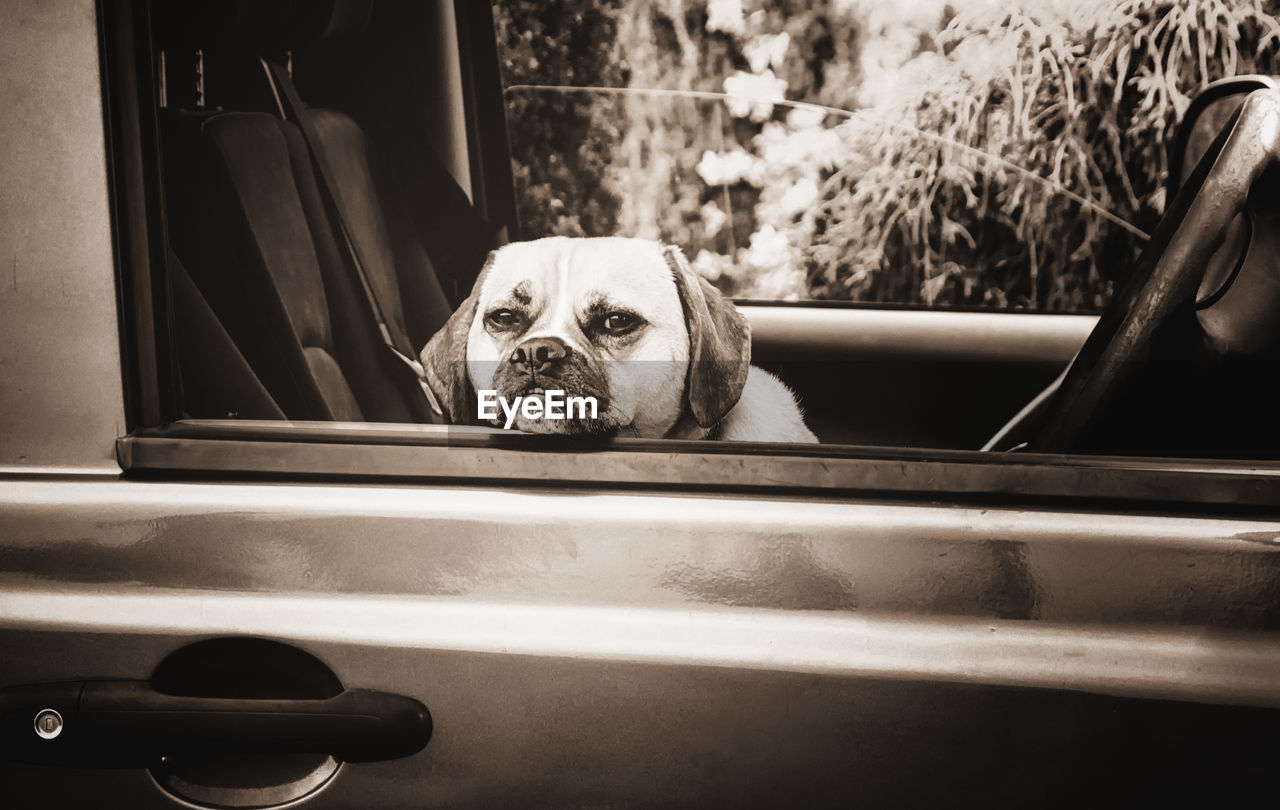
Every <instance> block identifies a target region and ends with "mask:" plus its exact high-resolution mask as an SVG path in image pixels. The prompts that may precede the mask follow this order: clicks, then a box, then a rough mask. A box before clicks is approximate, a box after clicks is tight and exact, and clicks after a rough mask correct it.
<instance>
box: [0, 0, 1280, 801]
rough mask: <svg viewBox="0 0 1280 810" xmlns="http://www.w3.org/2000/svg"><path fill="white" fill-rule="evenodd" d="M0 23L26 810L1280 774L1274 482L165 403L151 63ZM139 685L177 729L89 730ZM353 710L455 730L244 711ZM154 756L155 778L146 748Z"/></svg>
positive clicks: (1, 772) (890, 793)
mask: <svg viewBox="0 0 1280 810" xmlns="http://www.w3.org/2000/svg"><path fill="white" fill-rule="evenodd" d="M6 12H8V13H6V18H8V19H13V20H16V21H17V24H15V25H12V26H8V27H6V28H5V29H4V30H3V31H0V41H2V42H3V45H4V47H2V48H0V53H3V54H7V55H8V56H6V57H0V59H2V60H4V61H0V66H2V67H3V74H2V75H3V76H4V78H5V82H4V83H3V85H2V88H3V89H2V90H0V93H2V96H0V99H2V101H3V105H4V108H5V109H6V110H9V111H12V112H15V113H20V114H21V120H22V121H23V122H24V126H21V127H14V126H8V127H5V128H4V129H3V133H4V137H5V139H6V141H5V149H4V150H3V151H2V152H0V188H3V189H4V191H3V192H2V193H3V195H4V196H3V197H0V200H3V206H2V207H3V210H4V212H5V217H4V221H3V225H2V226H0V228H2V230H0V234H3V237H4V242H3V243H4V244H5V245H6V246H11V249H10V250H6V251H5V254H4V255H7V256H9V257H10V258H11V261H10V262H9V264H10V268H9V269H10V271H11V272H10V274H9V275H10V278H9V279H8V281H9V282H10V283H7V284H0V346H2V347H3V348H2V349H0V351H2V352H3V353H2V354H0V357H3V359H4V364H3V367H4V369H5V374H4V383H3V393H0V402H2V403H3V405H4V409H3V419H4V426H3V432H2V433H0V453H2V456H0V466H2V467H3V470H2V471H0V472H2V478H0V574H2V576H0V653H2V654H0V686H2V687H5V688H6V689H7V690H9V691H6V692H5V693H4V695H3V697H0V700H3V701H4V703H3V708H4V712H3V713H2V717H3V722H4V724H5V725H4V728H3V729H0V738H2V739H3V744H4V747H5V753H4V757H5V758H4V760H3V761H2V762H0V781H2V782H3V784H4V786H5V794H6V797H12V798H11V799H10V800H11V801H13V802H15V806H22V807H26V806H37V805H39V806H46V807H79V806H85V805H97V806H121V807H157V808H161V807H174V806H190V805H192V804H194V805H196V806H202V807H273V806H282V805H285V804H290V803H293V802H298V801H301V802H303V804H302V805H301V806H307V807H315V808H327V807H335V808H336V807H424V806H426V807H434V806H440V807H492V806H512V805H515V806H525V807H600V806H661V807H668V806H690V807H704V806H847V805H850V804H865V805H873V806H919V805H921V804H924V803H925V802H935V803H945V804H947V805H950V806H955V805H960V806H984V807H985V806H1013V805H1018V806H1022V805H1025V804H1027V803H1035V804H1040V805H1050V806H1059V805H1061V806H1066V805H1078V804H1080V803H1082V802H1086V801H1087V802H1090V803H1091V804H1111V805H1116V806H1119V805H1126V804H1133V803H1138V802H1143V803H1147V802H1151V801H1156V800H1165V801H1186V800H1188V799H1209V798H1212V799H1214V800H1219V801H1220V800H1222V799H1223V797H1224V796H1239V797H1244V796H1248V795H1250V793H1249V791H1253V790H1256V789H1259V788H1260V787H1266V786H1267V785H1268V784H1269V772H1270V765H1271V763H1272V762H1274V759H1275V755H1276V753H1277V749H1278V748H1280V740H1277V735H1276V732H1275V729H1276V727H1277V726H1276V722H1275V720H1276V709H1277V707H1280V690H1278V689H1277V681H1276V678H1275V672H1276V668H1277V664H1280V645H1278V644H1277V642H1276V640H1275V633H1274V630H1275V629H1276V626H1277V615H1276V608H1275V605H1276V592H1277V587H1278V586H1277V583H1278V582H1280V567H1278V566H1280V557H1277V545H1276V542H1275V541H1276V538H1277V537H1280V520H1278V519H1277V514H1276V511H1275V509H1276V507H1275V504H1277V503H1280V470H1277V469H1276V467H1275V465H1274V464H1270V463H1236V462H1207V461H1198V462H1185V461H1177V460H1151V459H1127V458H1106V457H1075V456H1035V455H1022V456H1018V455H1005V456H987V455H983V454H979V453H976V452H962V451H946V450H912V449H904V448H881V449H876V448H867V447H847V446H839V445H833V446H830V447H819V448H797V447H792V446H777V445H742V446H734V445H729V444H718V443H697V442H660V441H654V442H645V441H640V440H634V441H627V440H618V441H617V442H616V443H614V444H611V445H609V446H605V447H596V448H592V449H590V450H583V449H572V448H565V447H564V446H562V445H555V444H551V443H547V442H544V441H540V437H536V436H519V435H492V434H490V433H487V432H469V431H464V430H457V429H451V428H445V427H442V426H418V425H395V424H392V425H385V424H384V425H371V424H352V423H296V422H284V421H274V422H250V421H245V420H181V419H179V420H170V419H167V418H166V417H165V416H164V412H165V411H164V404H163V402H164V398H165V396H167V392H169V391H170V389H171V387H172V385H173V383H172V381H171V378H170V377H169V376H168V375H169V372H168V371H167V368H168V366H167V362H166V361H165V360H164V359H163V358H164V357H165V356H166V355H165V353H166V349H165V347H164V345H163V340H162V339H157V337H156V336H157V335H160V336H163V335H164V334H165V330H164V329H162V328H158V327H157V323H162V322H163V318H164V313H165V307H164V304H163V301H164V297H165V296H164V294H163V290H164V287H163V284H157V282H156V279H157V278H162V275H161V274H160V270H159V265H160V262H159V258H158V257H159V255H160V254H159V252H158V251H157V249H156V246H157V244H158V243H157V241H155V240H156V238H157V237H156V232H155V228H156V227H157V221H156V217H157V210H158V207H157V205H156V200H155V199H154V196H152V195H154V193H155V189H154V188H153V187H149V186H148V185H147V181H146V176H147V173H146V168H145V161H144V160H143V154H144V152H143V148H142V146H143V144H144V142H145V140H146V138H147V137H149V136H148V135H147V134H146V133H145V132H144V133H137V132H134V133H132V134H131V133H130V132H129V130H128V129H126V128H124V127H123V125H124V123H125V122H127V121H129V120H134V119H131V118H130V116H131V115H134V114H136V111H130V110H128V109H121V107H120V105H119V103H118V101H119V97H118V96H116V95H114V94H113V93H112V92H111V90H110V88H112V87H114V86H116V85H115V84H114V82H115V81H116V80H117V79H119V78H120V73H118V71H125V70H126V69H127V67H128V65H129V64H130V61H129V60H128V59H120V58H119V56H120V54H121V53H124V54H126V55H127V54H130V53H131V51H129V50H128V49H124V50H123V51H121V50H110V51H108V52H106V53H101V52H100V51H99V47H100V42H102V41H106V42H110V43H113V47H117V48H118V47H120V41H121V40H120V37H122V36H124V33H126V32H127V31H128V30H129V26H128V22H127V21H123V22H122V21H121V19H120V17H119V16H116V15H114V14H113V10H112V8H111V7H110V6H108V5H107V4H101V5H96V4H94V3H90V2H78V1H77V2H66V3H61V4H44V3H34V2H19V0H9V1H8V3H7V8H6ZM120 25H123V26H124V28H123V29H121V28H118V27H117V26H120ZM100 37H102V39H100ZM113 54H114V56H113ZM123 80H124V81H129V80H130V79H129V78H128V77H125V78H124V79H123ZM104 85H105V86H106V87H107V88H108V91H107V93H106V94H105V104H104V103H103V100H104V95H103V87H104ZM15 120H16V119H15ZM104 132H106V133H109V135H110V138H109V139H106V138H104ZM68 235H71V236H68ZM806 317H813V318H815V319H816V318H817V317H819V316H818V315H812V316H809V315H798V316H797V319H796V329H797V330H799V331H803V330H804V326H803V320H804V318H806ZM787 327H788V324H785V323H784V324H782V325H780V326H779V329H780V330H783V329H786V328H787ZM765 331H767V330H765ZM781 340H782V338H779V341H780V342H781ZM1064 342H1065V340H1064ZM1056 351H1058V352H1061V351H1064V349H1061V348H1059V349H1057V350H1056ZM1046 353H1047V354H1052V353H1053V352H1049V351H1046ZM1054 356H1055V357H1057V356H1059V355H1054ZM210 645H212V646H210ZM86 682H92V683H93V684H95V686H93V687H92V688H90V687H84V686H81V685H82V684H84V683H86ZM122 682H123V683H126V684H133V685H134V686H130V687H129V688H134V687H136V688H137V689H141V690H149V691H148V692H147V694H155V695H159V696H161V697H160V698H156V699H157V700H160V699H173V700H177V701H179V704H178V705H179V708H181V710H182V712H185V714H183V715H182V717H181V718H180V720H181V722H179V723H177V724H173V725H166V726H163V727H157V726H154V725H148V723H151V722H152V721H153V720H154V718H150V717H147V716H146V715H147V714H148V712H149V711H150V708H149V707H153V706H154V704H142V705H140V704H137V703H134V704H130V703H127V702H125V703H122V704H117V705H116V707H115V709H116V711H115V714H113V715H112V717H111V718H109V722H108V720H103V719H102V717H101V716H99V717H97V718H89V717H88V715H89V714H90V713H91V712H88V711H87V709H86V710H85V711H84V717H83V718H81V716H80V715H78V714H76V713H75V711H76V710H78V708H77V707H84V706H88V705H89V704H87V703H84V700H85V697H84V696H85V695H89V696H91V697H92V696H93V695H96V694H101V693H102V692H95V691H94V690H107V691H110V689H120V688H123V687H121V686H120V684H121V683H122ZM67 683H71V684H75V685H76V686H75V688H74V690H73V693H74V694H75V695H76V697H73V698H64V697H59V695H64V694H65V693H63V692H48V691H42V690H44V688H45V687H46V686H47V685H58V684H67ZM103 683H105V684H108V686H106V687H102V686H100V684H103ZM55 688H61V687H55ZM352 690H372V691H374V692H377V693H380V694H381V695H382V696H383V697H384V698H386V699H387V700H393V699H396V698H402V699H407V700H409V701H416V702H417V703H418V704H420V705H421V706H422V707H424V708H425V710H426V711H427V712H429V715H430V720H431V733H430V738H429V741H427V742H426V744H425V747H421V748H420V749H418V750H414V751H406V750H402V749H398V748H395V747H394V746H392V749H393V750H390V751H384V750H382V749H381V748H380V747H379V745H378V742H379V740H380V739H381V737H380V735H379V734H378V733H377V732H376V731H375V732H374V733H372V734H370V733H368V732H367V731H361V732H360V733H359V734H353V735H351V738H350V739H347V738H344V737H343V736H342V735H337V736H333V735H332V734H330V731H331V729H332V728H333V726H332V725H330V724H329V722H328V721H326V722H325V723H322V724H321V725H320V726H318V727H311V728H312V732H313V733H311V734H310V735H303V737H304V738H303V739H301V740H300V739H299V738H298V737H297V736H296V735H292V736H291V735H290V734H287V733H281V732H280V731H279V729H280V726H279V725H278V724H277V723H275V722H267V721H264V724H262V725H253V724H251V723H248V722H247V721H246V720H245V718H244V714H245V713H246V711H247V712H248V713H250V714H253V713H258V714H261V713H262V712H263V708H264V707H263V705H262V704H259V703H253V701H270V700H286V699H287V700H296V701H300V702H302V703H306V702H307V701H323V700H326V699H329V697H331V696H332V695H334V694H338V693H345V692H351V691H352ZM51 696H52V697H51ZM64 699H65V700H70V701H71V703H70V704H67V705H70V706H72V707H73V709H68V710H67V711H63V712H60V713H59V715H60V717H61V725H58V724H54V725H46V724H45V722H44V721H43V720H39V721H38V718H42V717H43V718H47V717H48V715H45V714H43V712H44V711H45V710H46V709H49V708H55V709H56V708H58V707H59V706H61V705H63V704H58V705H54V704H52V703H51V704H50V705H45V704H46V702H47V701H57V700H64ZM182 701H188V702H182ZM227 701H230V703H228V702H227ZM236 701H250V703H244V702H240V703H235V702H236ZM233 703H234V704H235V705H232V704H233ZM165 705H167V706H170V707H172V706H173V705H174V704H165ZM379 705H380V706H385V705H390V704H386V703H379ZM398 705H402V704H398ZM286 708H294V709H297V708H298V707H297V706H296V705H294V704H291V706H290V707H286ZM304 708H305V707H304ZM276 709H280V706H279V705H276ZM196 713H202V714H205V715H216V716H221V717H224V718H227V719H226V720H225V722H223V723H222V724H221V725H217V724H215V730H214V731H209V730H208V727H206V726H204V725H201V723H198V722H196V719H195V718H194V717H193V715H194V714H196ZM81 719H84V720H85V721H86V722H88V721H89V720H93V722H94V723H97V724H98V725H97V726H96V727H92V723H90V724H89V725H90V726H91V729H90V730H92V731H94V733H95V734H96V736H90V737H88V738H85V737H81V738H77V737H76V735H77V734H78V733H80V732H81V728H79V727H78V726H77V724H78V723H79V722H80V720H81ZM103 723H106V725H103ZM113 724H114V725H113ZM337 727H338V728H339V730H341V729H342V728H344V727H343V726H340V725H339V726H337ZM416 727H417V728H418V729H419V732H420V731H421V729H422V725H421V723H418V725H417V726H416ZM104 729H105V731H104ZM139 729H142V730H143V732H145V733H142V732H139ZM55 731H56V732H57V733H55ZM42 732H43V733H42ZM206 733H207V734H208V736H204V737H201V736H200V735H201V734H206ZM388 733H389V734H390V733H393V732H388ZM394 733H397V734H398V732H394ZM48 735H52V736H48ZM326 735H328V736H326ZM140 737H141V739H142V740H143V743H144V744H140V745H142V748H143V749H145V750H146V751H148V752H150V753H152V754H156V755H159V756H157V757H155V758H152V759H149V760H146V761H144V762H139V761H124V762H122V761H120V759H119V757H120V756H121V752H122V750H125V749H126V748H128V747H129V746H132V745H134V744H136V743H137V741H138V739H139V738H140ZM317 737H320V738H324V739H325V744H324V745H317V744H315V743H314V740H315V738H317ZM76 739H88V740H89V742H90V743H92V744H88V745H86V746H84V747H82V748H80V749H78V750H77V751H76V752H75V753H76V756H75V757H74V758H73V759H74V761H71V760H70V759H64V758H63V754H64V751H65V749H60V748H59V747H58V746H61V745H63V744H65V743H68V742H69V741H74V740H76ZM352 739H356V740H358V741H359V743H360V745H359V746H356V747H354V748H348V747H347V745H348V744H350V743H351V740H352ZM415 739H416V742H422V739H421V735H419V737H418V738H415ZM413 744H416V743H415V742H413V741H411V743H410V744H409V747H412V745H413ZM167 746H173V749H174V751H175V753H174V754H173V755H168V754H165V753H164V752H165V751H166V750H167V748H166V747H167ZM326 746H327V747H326ZM317 748H320V749H322V750H316V749H317ZM160 757H163V758H160ZM366 759H367V760H369V761H363V760H366Z"/></svg>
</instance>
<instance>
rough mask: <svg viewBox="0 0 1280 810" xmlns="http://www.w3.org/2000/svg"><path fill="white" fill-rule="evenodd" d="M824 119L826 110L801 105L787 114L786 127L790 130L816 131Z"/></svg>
mask: <svg viewBox="0 0 1280 810" xmlns="http://www.w3.org/2000/svg"><path fill="white" fill-rule="evenodd" d="M826 117H827V112H826V110H823V109H820V108H818V107H809V106H804V105H801V106H799V107H793V108H792V109H791V112H789V113H787V125H788V126H790V127H791V128H792V129H817V128H818V127H820V126H822V122H823V121H824V120H825V119H826Z"/></svg>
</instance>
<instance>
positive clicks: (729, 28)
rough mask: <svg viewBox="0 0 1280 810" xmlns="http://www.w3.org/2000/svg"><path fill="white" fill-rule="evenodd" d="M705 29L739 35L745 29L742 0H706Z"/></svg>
mask: <svg viewBox="0 0 1280 810" xmlns="http://www.w3.org/2000/svg"><path fill="white" fill-rule="evenodd" d="M707 30H708V31H723V32H725V33H726V34H737V35H738V36H741V35H742V33H743V31H745V30H746V20H745V19H743V16H742V0H708V2H707Z"/></svg>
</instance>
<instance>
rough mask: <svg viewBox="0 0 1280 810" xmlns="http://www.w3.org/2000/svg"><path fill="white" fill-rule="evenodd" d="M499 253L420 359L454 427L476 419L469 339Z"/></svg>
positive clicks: (428, 381) (491, 256)
mask: <svg viewBox="0 0 1280 810" xmlns="http://www.w3.org/2000/svg"><path fill="white" fill-rule="evenodd" d="M497 254H498V251H497V250H494V251H492V252H490V253H489V258H487V259H485V262H484V267H482V268H481V269H480V275H479V276H477V277H476V283H475V285H474V286H472V288H471V295H469V296H467V300H465V301H463V302H462V303H461V304H460V305H458V309H457V311H456V312H454V313H453V315H452V316H450V318H449V320H448V321H446V322H445V325H444V326H442V327H440V329H439V330H438V331H437V332H436V333H435V334H434V335H432V337H431V340H429V341H427V345H426V346H425V347H423V349H422V354H421V355H420V356H419V359H420V360H421V361H422V371H423V374H424V375H425V376H426V380H427V385H428V386H430V388H431V392H432V393H433V394H435V395H436V399H437V400H438V401H439V402H440V407H441V408H442V409H443V410H444V416H445V418H446V419H447V420H448V421H449V424H453V425H469V424H471V422H472V420H473V419H474V418H475V417H474V415H473V414H472V408H471V403H472V402H473V400H474V399H475V398H474V396H473V395H472V391H471V378H470V376H469V375H468V374H467V339H468V336H469V334H470V332H471V323H472V321H474V320H475V318H476V307H477V306H478V305H479V301H480V288H481V287H482V286H483V285H484V279H485V276H487V275H488V274H489V268H490V267H492V266H493V260H494V258H495V257H496V256H497Z"/></svg>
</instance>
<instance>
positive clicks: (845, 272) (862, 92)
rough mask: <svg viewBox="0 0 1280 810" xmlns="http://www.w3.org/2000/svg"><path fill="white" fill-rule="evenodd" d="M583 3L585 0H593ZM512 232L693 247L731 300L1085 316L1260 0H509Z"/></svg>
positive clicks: (1261, 25)
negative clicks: (1197, 97) (1197, 98)
mask: <svg viewBox="0 0 1280 810" xmlns="http://www.w3.org/2000/svg"><path fill="white" fill-rule="evenodd" d="M579 7H580V8H579ZM497 11H498V13H497V18H498V33H499V43H500V47H502V48H503V53H502V63H503V70H504V80H505V84H506V101H507V114H508V124H509V128H510V137H511V143H512V154H513V163H514V170H515V176H516V185H517V202H518V206H519V220H520V230H521V232H520V234H519V236H520V237H521V238H526V239H528V238H537V237H540V236H547V235H556V234H561V235H572V236H606V235H627V236H641V237H646V238H653V239H658V240H661V241H664V242H669V243H673V244H676V245H678V246H679V247H681V248H682V249H683V250H684V252H685V253H686V254H687V255H688V256H689V257H690V259H691V260H692V263H693V266H694V267H695V269H696V270H698V272H700V273H701V274H702V275H703V276H705V277H706V278H708V279H709V280H711V281H712V282H713V283H714V284H716V285H717V286H718V287H720V289H721V290H723V291H724V292H726V293H728V294H730V295H733V296H735V297H736V298H737V299H739V300H752V299H754V300H810V299H823V300H829V301H843V302H860V303H878V304H893V305H917V306H919V305H924V306H953V307H967V308H974V307H977V308H997V309H1022V310H1035V311H1051V312H1092V311H1097V310H1099V309H1101V308H1102V307H1103V306H1105V305H1106V303H1107V301H1108V300H1109V298H1110V296H1111V294H1112V292H1113V290H1114V289H1115V286H1116V284H1117V283H1118V282H1119V281H1120V280H1122V279H1123V277H1124V275H1125V273H1126V272H1127V271H1128V269H1129V268H1131V267H1132V266H1133V264H1134V262H1135V261H1136V259H1137V257H1138V255H1139V254H1140V252H1141V251H1142V249H1143V246H1144V244H1145V242H1146V241H1147V238H1148V235H1149V234H1150V232H1151V231H1152V230H1153V229H1154V227H1155V225H1156V223H1157V222H1158V221H1159V218H1160V216H1161V214H1162V213H1163V210H1164V207H1165V204H1166V200H1165V194H1164V183H1165V180H1166V177H1167V172H1168V165H1167V164H1168V158H1167V150H1168V143H1169V142H1170V141H1171V140H1172V134H1173V131H1174V127H1175V126H1176V124H1177V122H1178V120H1179V119H1180V117H1181V115H1182V114H1183V112H1185V110H1186V107H1187V105H1188V103H1189V101H1190V98H1191V97H1192V96H1193V95H1194V93H1195V92H1196V91H1197V90H1198V89H1200V88H1201V87H1203V86H1204V85H1205V84H1207V83H1208V82H1209V81H1212V80H1215V79H1217V78H1221V77H1223V76H1228V75H1237V74H1242V73H1254V72H1259V73H1269V72H1272V71H1273V70H1274V69H1275V63H1276V61H1277V45H1278V44H1280V33H1278V32H1280V26H1278V25H1277V22H1276V18H1275V16H1274V15H1273V13H1272V11H1273V10H1272V9H1271V8H1270V6H1269V5H1267V4H1263V3H1260V2H1237V3H1225V2H1217V1H1216V0H1214V1H1212V2H1195V1H1194V0H1183V2H1177V3H1170V2H1164V3H1156V2H1128V3H1119V4H1117V3H1114V2H1084V3H1081V2H1071V3H1067V2H1055V1H1054V0H1014V2H999V3H996V2H987V1H985V0H984V1H983V2H975V0H952V2H949V3H942V2H932V0H926V1H925V2H911V3H902V2H898V1H897V0H845V1H844V2H839V1H838V0H833V1H832V2H826V3H813V4H801V3H791V2H766V1H765V0H683V1H682V0H666V1H665V2H663V1H662V0H620V1H615V2H612V3H609V4H605V5H603V6H601V5H599V4H588V3H571V2H570V3H555V4H542V3H533V2H524V1H523V0H522V1H520V2H514V1H512V0H507V1H506V2H501V3H499V4H498V6H497Z"/></svg>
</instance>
